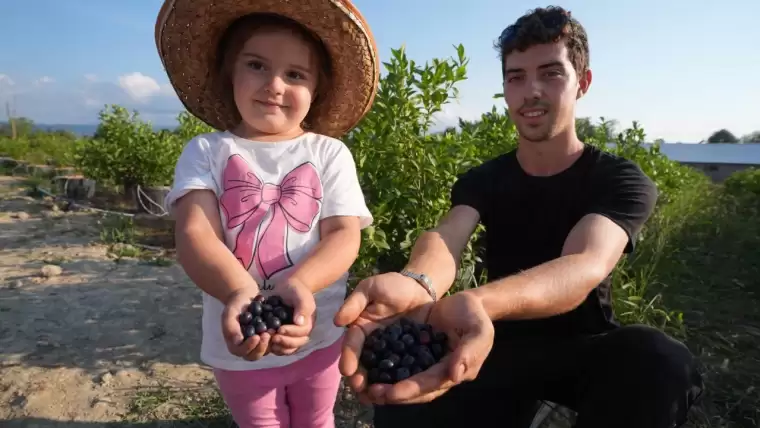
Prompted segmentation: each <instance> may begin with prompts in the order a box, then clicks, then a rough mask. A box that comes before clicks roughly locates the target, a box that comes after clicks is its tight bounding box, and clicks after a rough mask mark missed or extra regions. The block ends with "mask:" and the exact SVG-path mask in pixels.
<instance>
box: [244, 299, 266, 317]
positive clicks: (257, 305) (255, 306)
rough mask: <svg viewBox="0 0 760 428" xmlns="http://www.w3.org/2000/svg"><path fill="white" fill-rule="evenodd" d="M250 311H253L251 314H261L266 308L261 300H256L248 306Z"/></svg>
mask: <svg viewBox="0 0 760 428" xmlns="http://www.w3.org/2000/svg"><path fill="white" fill-rule="evenodd" d="M248 312H250V313H251V315H254V316H255V315H261V313H262V312H264V309H263V308H262V305H261V302H256V301H254V302H253V303H251V306H250V307H249V308H248Z"/></svg>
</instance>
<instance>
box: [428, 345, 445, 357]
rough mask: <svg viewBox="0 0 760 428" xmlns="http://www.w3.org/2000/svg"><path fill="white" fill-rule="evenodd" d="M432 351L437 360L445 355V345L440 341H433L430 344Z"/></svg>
mask: <svg viewBox="0 0 760 428" xmlns="http://www.w3.org/2000/svg"><path fill="white" fill-rule="evenodd" d="M430 352H431V353H432V354H433V357H435V359H436V360H440V359H441V357H443V346H441V344H440V343H433V344H432V345H430Z"/></svg>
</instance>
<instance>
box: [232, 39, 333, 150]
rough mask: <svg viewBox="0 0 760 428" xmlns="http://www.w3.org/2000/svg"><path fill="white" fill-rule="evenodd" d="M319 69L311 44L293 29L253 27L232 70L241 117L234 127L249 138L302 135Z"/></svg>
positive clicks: (277, 137) (285, 137)
mask: <svg viewBox="0 0 760 428" xmlns="http://www.w3.org/2000/svg"><path fill="white" fill-rule="evenodd" d="M318 70H319V68H318V64H317V59H316V56H315V55H313V53H312V50H311V49H310V46H309V44H308V43H307V42H306V41H304V40H303V39H302V38H301V37H299V36H298V35H297V34H295V33H293V32H292V31H290V30H286V29H282V30H275V29H267V30H261V31H257V32H256V33H254V34H253V35H252V36H251V38H249V39H248V41H246V42H245V44H244V45H243V47H242V49H241V50H240V53H239V54H238V56H237V58H236V60H235V64H234V67H233V71H232V76H231V77H232V87H233V96H234V99H235V104H236V105H237V108H238V111H239V112H240V116H241V118H242V121H241V123H240V125H239V126H238V129H237V130H236V131H237V132H239V133H240V134H241V136H243V137H246V138H250V139H254V138H258V139H262V137H263V139H275V140H278V139H289V138H293V137H296V136H298V135H300V134H301V133H302V132H303V129H302V128H301V123H302V122H303V120H304V118H305V117H306V114H307V113H308V112H309V107H310V106H311V102H312V99H313V97H314V92H315V89H316V87H317V78H318Z"/></svg>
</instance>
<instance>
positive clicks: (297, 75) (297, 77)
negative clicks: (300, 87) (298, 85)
mask: <svg viewBox="0 0 760 428" xmlns="http://www.w3.org/2000/svg"><path fill="white" fill-rule="evenodd" d="M288 77H289V78H291V79H293V80H301V79H304V78H305V77H304V75H303V74H302V73H299V72H297V71H289V72H288Z"/></svg>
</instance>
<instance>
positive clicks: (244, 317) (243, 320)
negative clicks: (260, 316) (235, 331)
mask: <svg viewBox="0 0 760 428" xmlns="http://www.w3.org/2000/svg"><path fill="white" fill-rule="evenodd" d="M251 321H253V314H251V313H250V312H247V311H246V312H243V313H242V314H240V324H241V325H248V324H250V323H251Z"/></svg>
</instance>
